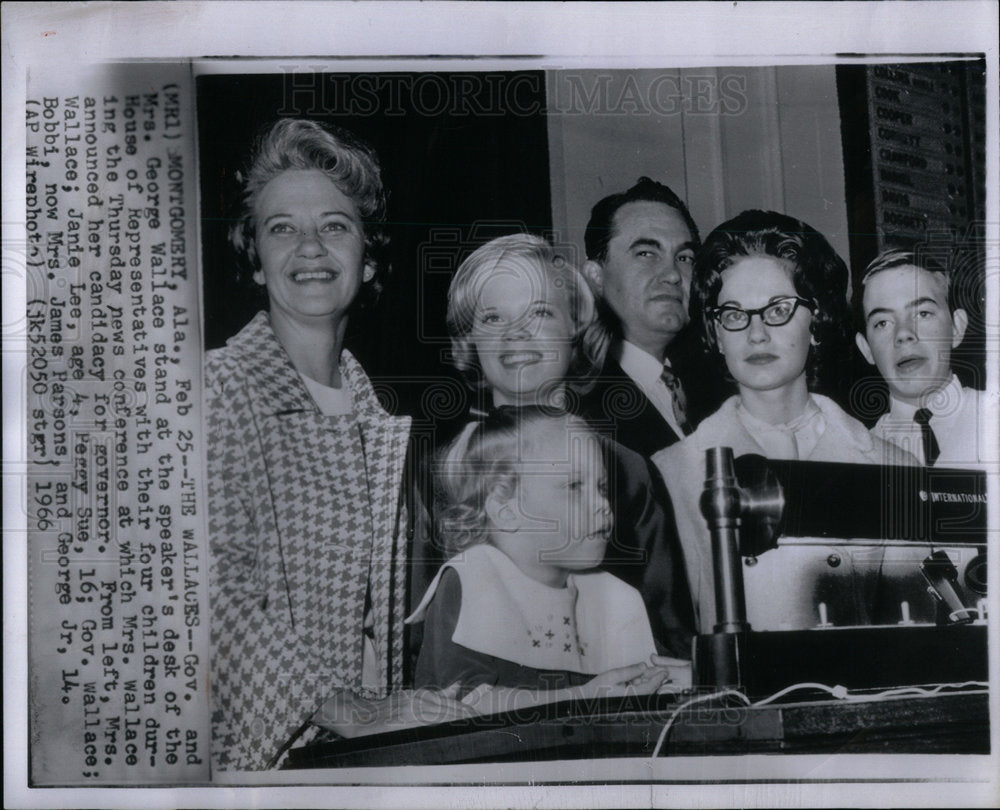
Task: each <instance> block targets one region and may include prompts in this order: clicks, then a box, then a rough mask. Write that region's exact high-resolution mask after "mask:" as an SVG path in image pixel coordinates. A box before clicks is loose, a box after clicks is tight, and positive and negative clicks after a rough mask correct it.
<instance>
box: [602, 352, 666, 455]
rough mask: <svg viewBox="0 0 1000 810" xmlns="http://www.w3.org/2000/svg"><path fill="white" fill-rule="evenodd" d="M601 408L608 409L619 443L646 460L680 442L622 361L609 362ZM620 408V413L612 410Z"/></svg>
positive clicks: (603, 386) (603, 378) (607, 413)
mask: <svg viewBox="0 0 1000 810" xmlns="http://www.w3.org/2000/svg"><path fill="white" fill-rule="evenodd" d="M599 388H600V391H601V395H600V398H599V400H598V403H599V404H603V406H604V408H605V409H606V411H605V412H606V418H607V419H609V420H610V421H611V422H612V423H613V424H614V425H615V428H616V435H615V440H616V441H617V442H619V443H620V444H624V445H625V446H626V447H629V448H631V449H632V450H635V451H636V452H637V453H639V454H640V455H642V456H646V457H649V456H652V455H653V453H655V452H657V451H658V450H662V449H663V448H664V447H668V446H670V445H671V444H674V443H675V442H678V441H680V437H679V436H678V435H677V434H676V433H674V430H673V428H671V427H670V425H669V424H668V423H667V420H666V419H664V418H663V416H662V414H660V412H659V411H658V410H657V408H656V406H655V405H654V404H653V403H652V402H650V400H649V398H648V397H647V396H646V395H645V394H644V393H643V392H642V389H641V388H640V387H639V386H638V385H637V384H636V382H635V380H633V379H632V378H631V377H629V376H628V374H626V373H625V371H624V370H623V369H622V367H621V365H619V363H618V361H616V360H611V359H609V360H608V362H607V363H606V364H605V366H604V371H603V373H602V374H601V378H600V383H599ZM615 404H618V405H619V406H620V407H619V408H618V409H617V413H612V412H609V411H608V410H607V409H608V406H609V405H611V406H612V407H613V406H614V405H615Z"/></svg>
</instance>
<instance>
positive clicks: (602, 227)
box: [583, 177, 701, 262]
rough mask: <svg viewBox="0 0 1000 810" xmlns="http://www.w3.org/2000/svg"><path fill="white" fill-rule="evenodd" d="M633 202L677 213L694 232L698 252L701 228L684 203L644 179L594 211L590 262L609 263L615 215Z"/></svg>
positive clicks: (587, 238) (588, 242)
mask: <svg viewBox="0 0 1000 810" xmlns="http://www.w3.org/2000/svg"><path fill="white" fill-rule="evenodd" d="M631 202H658V203H663V204H664V205H666V206H668V207H670V208H674V209H676V210H677V212H678V213H679V214H680V215H681V216H682V217H683V218H684V222H685V224H686V225H687V227H688V230H689V231H691V242H692V247H694V249H695V250H697V249H698V247H699V246H700V244H701V241H700V239H699V238H698V227H697V226H696V225H695V224H694V220H693V219H692V218H691V213H690V212H689V211H688V209H687V206H686V205H685V204H684V201H683V200H681V198H680V197H678V196H677V195H676V194H674V192H673V191H671V190H670V188H669V187H667V186H665V185H663V183H657V182H656V181H655V180H650V179H649V178H648V177H640V178H639V179H638V181H636V184H635V185H634V186H632V188H630V189H629V190H628V191H624V192H622V193H620V194H612V195H610V196H609V197H605V198H604V199H603V200H601V201H600V202H599V203H597V205H595V206H594V207H593V208H592V209H591V211H590V222H588V223H587V231H586V233H585V234H584V237H583V241H584V244H585V246H586V248H587V258H588V259H591V260H592V261H595V262H603V261H604V260H605V259H607V257H608V243H609V242H610V241H611V237H613V236H614V221H615V214H617V213H618V209H619V208H621V207H622V206H623V205H626V204H627V203H631Z"/></svg>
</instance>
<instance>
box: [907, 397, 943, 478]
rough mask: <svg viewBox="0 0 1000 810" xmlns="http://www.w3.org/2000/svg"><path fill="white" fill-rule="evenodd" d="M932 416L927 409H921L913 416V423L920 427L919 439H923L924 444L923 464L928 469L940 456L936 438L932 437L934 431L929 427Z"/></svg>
mask: <svg viewBox="0 0 1000 810" xmlns="http://www.w3.org/2000/svg"><path fill="white" fill-rule="evenodd" d="M932 415H933V414H931V412H930V409H929V408H921V409H920V410H918V411H917V412H916V413H915V414H913V421H914V422H916V423H917V424H918V425H920V438H921V439H923V443H924V463H925V464H926V465H927V466H928V467H933V466H934V462H935V461H937V458H938V456H939V455H941V448H940V447H938V443H937V436H935V435H934V429H933V428H932V427H931V416H932Z"/></svg>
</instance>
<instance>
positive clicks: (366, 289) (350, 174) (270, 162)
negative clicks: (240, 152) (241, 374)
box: [229, 118, 389, 306]
mask: <svg viewBox="0 0 1000 810" xmlns="http://www.w3.org/2000/svg"><path fill="white" fill-rule="evenodd" d="M296 169H297V170H310V169H313V170H317V171H321V172H323V174H325V175H326V176H327V177H328V178H330V180H331V181H332V182H333V183H334V185H336V186H337V188H338V189H340V191H341V192H342V193H343V194H344V195H346V196H347V197H349V198H350V199H351V200H352V202H353V203H354V205H355V206H356V207H357V209H358V213H359V214H360V215H361V219H362V224H363V226H364V239H365V262H366V263H368V264H370V265H371V266H372V267H373V268H374V269H375V277H374V278H373V279H372V281H371V282H369V283H367V284H365V285H363V286H362V291H361V293H360V294H359V301H358V304H359V305H360V306H364V305H365V303H373V302H374V300H375V299H377V297H378V294H379V292H380V291H381V289H382V283H383V281H384V279H385V276H386V274H387V273H388V272H389V262H388V246H389V239H388V235H387V233H386V229H385V222H386V191H385V188H384V186H383V185H382V169H381V166H380V165H379V159H378V155H377V154H376V153H375V150H374V149H372V147H371V146H369V145H368V144H367V143H365V142H364V141H362V140H361V139H360V138H358V137H357V136H355V135H353V134H352V133H350V132H348V131H347V130H346V129H341V128H340V127H335V126H332V125H325V124H320V123H319V122H317V121H310V120H306V119H301V118H282V119H279V120H278V121H276V122H274V123H273V124H269V125H268V126H267V127H266V128H264V129H263V130H262V131H261V132H260V134H259V135H258V136H257V138H256V139H255V140H254V144H253V146H252V148H251V150H250V157H249V160H248V161H247V164H246V168H245V170H244V171H242V172H240V173H239V174H238V175H237V180H238V181H239V182H240V184H241V186H242V194H241V198H240V205H239V211H238V213H237V216H236V218H235V220H234V222H233V224H232V225H231V226H230V228H229V243H230V244H231V245H232V247H233V249H234V250H235V251H236V256H237V262H238V266H237V272H238V273H239V275H240V281H242V282H244V283H248V282H250V280H251V279H252V277H253V275H254V274H255V273H256V272H257V271H258V270H259V269H260V260H259V258H258V256H257V245H256V229H257V222H256V216H255V213H256V212H255V209H256V204H257V198H258V196H259V195H260V193H261V191H262V190H263V188H264V187H265V186H266V185H267V184H268V183H269V182H270V181H271V180H273V179H274V178H275V177H277V176H278V175H279V174H281V173H282V172H285V171H288V170H296ZM366 299H367V300H366Z"/></svg>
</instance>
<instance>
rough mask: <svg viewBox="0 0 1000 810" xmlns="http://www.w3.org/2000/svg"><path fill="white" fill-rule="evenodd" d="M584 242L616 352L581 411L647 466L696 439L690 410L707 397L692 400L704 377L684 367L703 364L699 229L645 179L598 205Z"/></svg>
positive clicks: (665, 191)
mask: <svg viewBox="0 0 1000 810" xmlns="http://www.w3.org/2000/svg"><path fill="white" fill-rule="evenodd" d="M584 239H585V243H586V249H587V261H586V262H585V264H584V267H583V269H584V273H585V274H586V276H587V278H588V280H589V281H590V282H591V285H592V286H593V288H594V290H595V292H596V293H597V297H598V299H599V302H600V309H601V317H602V320H603V321H604V323H605V325H606V326H607V327H608V329H609V331H610V332H611V334H612V343H611V346H610V349H609V351H608V356H607V360H606V362H605V366H604V369H603V370H602V373H601V375H600V377H599V378H598V380H597V383H596V385H595V386H594V387H593V389H592V390H591V391H590V393H589V394H588V395H587V397H586V400H585V402H584V404H583V411H584V413H585V415H586V416H587V418H588V419H589V420H590V421H591V422H592V423H593V424H594V425H595V427H597V428H598V429H600V430H601V432H604V433H607V432H609V431H610V433H611V435H613V436H614V438H615V439H616V440H617V441H618V442H619V443H621V444H623V445H625V446H626V447H629V448H631V449H632V450H635V451H636V452H637V453H640V454H641V455H643V456H646V457H647V458H648V457H649V456H651V455H652V454H653V453H655V452H656V451H657V450H660V449H662V448H664V447H666V446H667V445H670V444H673V443H674V442H676V441H678V440H679V439H680V438H682V437H683V436H684V435H686V434H687V433H689V432H690V430H691V429H692V428H693V427H694V422H693V419H692V417H693V416H695V415H696V414H695V413H694V411H697V410H698V408H697V407H692V406H695V405H696V404H700V402H701V400H702V399H703V398H705V396H706V395H705V394H704V392H701V391H699V395H698V396H697V397H692V393H693V392H694V387H695V385H696V383H697V382H698V381H699V379H700V378H703V377H704V375H703V373H702V374H696V375H691V374H690V369H686V368H685V361H688V360H689V359H691V358H696V357H698V356H699V355H700V352H699V351H698V348H697V346H696V345H694V344H696V343H697V340H696V338H695V337H694V336H693V335H692V334H689V333H690V331H691V330H686V329H685V327H686V326H687V324H688V296H689V292H690V289H691V271H692V268H693V265H694V254H695V251H696V250H697V249H698V247H699V246H700V242H699V239H698V229H697V227H696V226H695V224H694V220H693V219H692V218H691V214H690V213H689V212H688V209H687V206H686V205H684V203H683V201H681V199H680V198H679V197H678V196H677V195H676V194H674V192H673V191H671V190H670V189H669V188H668V187H667V186H665V185H663V184H661V183H657V182H655V181H653V180H650V179H649V178H648V177H641V178H639V181H638V182H637V183H636V184H635V185H634V186H633V187H632V188H630V189H629V190H628V191H625V192H623V193H621V194H612V195H611V196H609V197H605V198H604V199H603V200H601V201H600V202H599V203H597V205H595V206H594V208H593V210H592V211H591V216H590V222H589V223H588V224H587V231H586V234H585V237H584ZM675 344H676V345H675ZM668 348H673V349H674V350H672V351H669V352H668ZM677 348H682V349H683V351H680V352H678V351H676V349H677ZM685 371H687V372H688V373H687V374H685ZM685 376H686V377H687V379H684V377H685ZM682 380H683V381H682ZM686 387H687V388H690V389H691V390H690V391H687V390H686ZM695 400H697V401H698V402H697V403H696V402H695Z"/></svg>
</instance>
